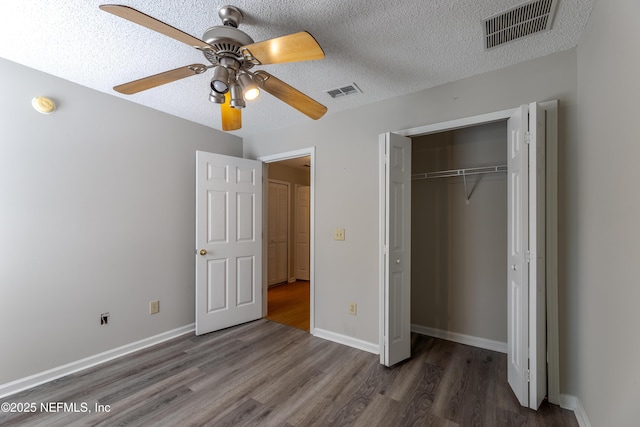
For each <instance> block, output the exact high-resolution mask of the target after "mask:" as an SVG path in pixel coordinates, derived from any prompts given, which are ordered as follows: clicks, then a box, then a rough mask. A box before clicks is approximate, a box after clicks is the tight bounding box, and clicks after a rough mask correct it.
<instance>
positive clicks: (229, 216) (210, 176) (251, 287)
mask: <svg viewBox="0 0 640 427" xmlns="http://www.w3.org/2000/svg"><path fill="white" fill-rule="evenodd" d="M261 209H262V164H261V163H260V162H257V161H254V160H248V159H241V158H237V157H229V156H222V155H219V154H212V153H206V152H200V151H199V152H197V153H196V334H198V335H200V334H204V333H207V332H212V331H215V330H218V329H222V328H226V327H229V326H234V325H237V324H240V323H244V322H248V321H251V320H255V319H259V318H260V317H261V316H262V291H261V283H262V281H261V275H262V252H261V251H262V246H261V245H262V238H261V235H262V216H261Z"/></svg>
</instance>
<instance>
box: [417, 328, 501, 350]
mask: <svg viewBox="0 0 640 427" xmlns="http://www.w3.org/2000/svg"><path fill="white" fill-rule="evenodd" d="M411 332H415V333H417V334H421V335H428V336H430V337H436V338H442V339H443V340H447V341H453V342H457V343H460V344H466V345H471V346H474V347H478V348H484V349H485V350H493V351H497V352H500V353H506V352H507V343H506V342H501V341H493V340H488V339H486V338H479V337H473V336H471V335H464V334H458V333H456V332H450V331H443V330H442V329H435V328H429V327H427V326H421V325H415V324H412V325H411Z"/></svg>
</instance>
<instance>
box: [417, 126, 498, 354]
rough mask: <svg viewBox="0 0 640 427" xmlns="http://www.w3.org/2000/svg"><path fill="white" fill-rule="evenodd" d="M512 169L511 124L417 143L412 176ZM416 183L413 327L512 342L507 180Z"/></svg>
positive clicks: (439, 135)
mask: <svg viewBox="0 0 640 427" xmlns="http://www.w3.org/2000/svg"><path fill="white" fill-rule="evenodd" d="M506 164H507V127H506V121H502V122H495V123H490V124H485V125H481V126H474V127H469V128H464V129H458V130H455V131H450V132H442V133H437V134H433V135H427V136H422V137H418V138H413V140H412V157H411V168H412V173H421V172H434V171H442V170H451V169H460V168H470V167H479V166H496V165H506ZM466 191H468V192H470V193H471V194H470V197H469V204H467V200H466V194H465V186H464V181H463V178H461V177H450V178H435V179H421V180H414V181H413V182H412V184H411V266H412V268H411V323H413V324H416V325H420V326H426V327H429V328H435V329H439V330H442V331H448V332H455V333H458V334H464V335H470V336H473V337H479V338H484V339H489V340H493V341H499V342H506V341H507V270H506V266H505V260H506V259H507V176H506V173H504V172H501V173H496V174H487V175H476V176H469V177H467V189H466Z"/></svg>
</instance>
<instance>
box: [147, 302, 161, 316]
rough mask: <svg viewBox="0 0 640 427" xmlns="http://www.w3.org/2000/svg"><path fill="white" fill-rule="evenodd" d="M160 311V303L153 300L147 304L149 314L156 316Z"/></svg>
mask: <svg viewBox="0 0 640 427" xmlns="http://www.w3.org/2000/svg"><path fill="white" fill-rule="evenodd" d="M159 311H160V301H158V300H155V301H151V302H150V303H149V314H156V313H158V312H159Z"/></svg>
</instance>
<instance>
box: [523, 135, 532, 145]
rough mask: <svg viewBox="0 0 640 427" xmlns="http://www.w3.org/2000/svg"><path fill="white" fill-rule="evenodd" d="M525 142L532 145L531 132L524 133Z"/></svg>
mask: <svg viewBox="0 0 640 427" xmlns="http://www.w3.org/2000/svg"><path fill="white" fill-rule="evenodd" d="M524 142H526V143H527V144H531V132H525V133H524Z"/></svg>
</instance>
